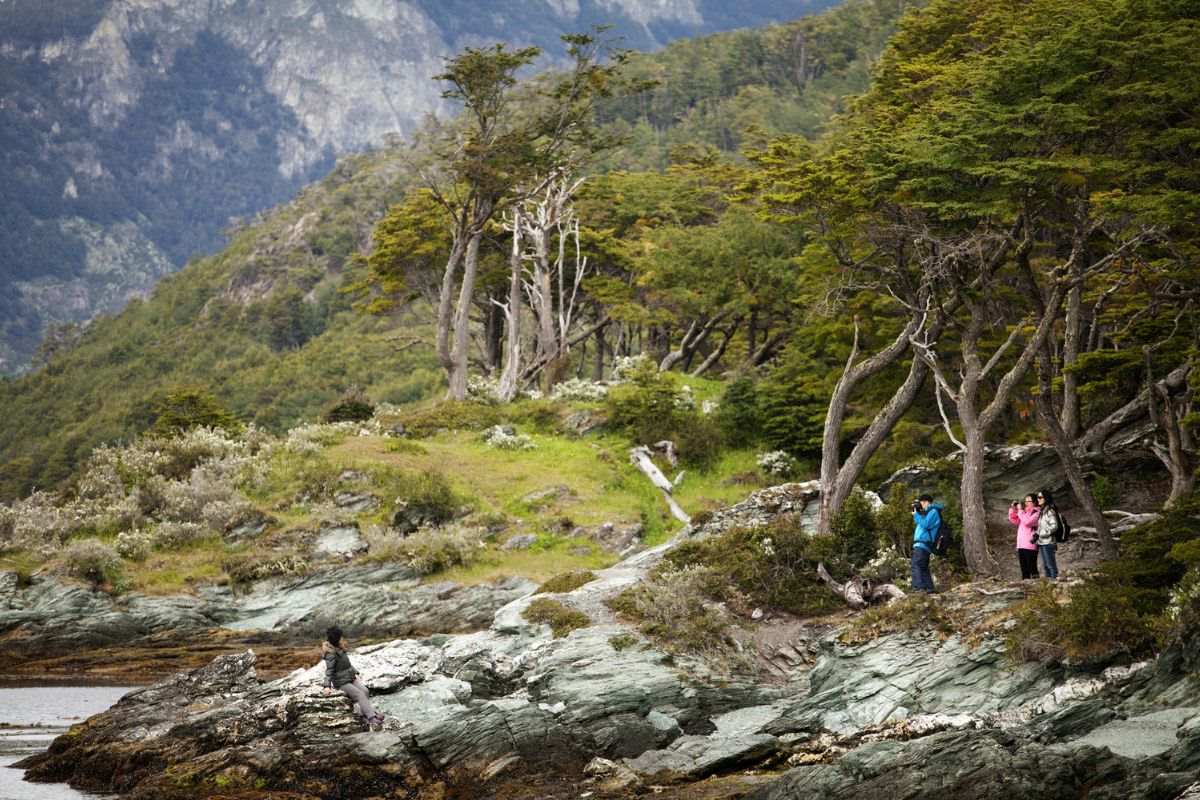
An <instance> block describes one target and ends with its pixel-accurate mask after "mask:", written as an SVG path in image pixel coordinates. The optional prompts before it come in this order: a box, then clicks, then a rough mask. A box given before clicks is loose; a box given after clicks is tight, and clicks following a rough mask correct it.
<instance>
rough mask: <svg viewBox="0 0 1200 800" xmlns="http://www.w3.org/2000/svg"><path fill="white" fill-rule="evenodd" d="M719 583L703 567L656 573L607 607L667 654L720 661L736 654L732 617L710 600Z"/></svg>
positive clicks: (719, 578) (712, 574) (718, 578)
mask: <svg viewBox="0 0 1200 800" xmlns="http://www.w3.org/2000/svg"><path fill="white" fill-rule="evenodd" d="M721 583H722V576H721V575H720V574H719V573H716V572H715V571H714V570H711V569H709V568H707V567H695V566H693V567H687V568H684V569H678V570H669V571H660V572H659V573H658V574H657V575H655V576H654V577H653V578H652V579H651V580H650V581H649V582H644V583H639V584H636V585H635V586H631V587H630V588H628V589H626V590H624V591H623V592H621V593H620V594H618V595H616V596H615V597H612V598H609V600H608V601H607V604H608V606H609V608H611V609H612V610H613V611H615V612H616V613H618V614H620V615H622V616H624V617H626V618H628V619H630V620H633V621H635V622H637V623H638V629H639V630H640V631H641V632H642V633H644V634H645V635H646V636H649V637H650V638H651V639H653V640H654V641H655V642H657V643H658V644H659V645H660V646H661V647H663V648H664V649H665V650H667V651H668V652H675V653H691V654H694V655H702V656H707V657H709V658H713V659H716V660H724V659H726V658H728V657H730V655H731V654H733V653H734V652H736V650H735V645H734V640H733V619H732V617H731V616H730V614H729V612H728V611H726V610H725V609H724V608H723V607H722V606H721V604H720V603H718V602H716V601H715V600H714V599H713V595H714V594H719V593H720V589H719V588H718V587H719V586H720V584H721Z"/></svg>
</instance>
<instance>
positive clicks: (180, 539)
mask: <svg viewBox="0 0 1200 800" xmlns="http://www.w3.org/2000/svg"><path fill="white" fill-rule="evenodd" d="M212 535H213V533H212V531H211V530H209V529H208V528H206V527H205V526H203V525H201V524H199V523H197V522H160V523H159V524H158V525H156V526H155V528H154V533H153V540H152V542H153V546H154V547H155V548H156V549H159V550H179V549H182V548H184V547H187V546H189V545H191V544H193V543H194V542H198V541H200V540H201V539H205V538H208V537H210V536H212Z"/></svg>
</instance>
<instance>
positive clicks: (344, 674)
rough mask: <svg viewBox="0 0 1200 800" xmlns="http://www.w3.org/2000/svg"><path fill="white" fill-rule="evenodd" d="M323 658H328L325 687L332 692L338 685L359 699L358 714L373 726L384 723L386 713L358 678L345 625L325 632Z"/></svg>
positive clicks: (342, 691) (353, 698)
mask: <svg viewBox="0 0 1200 800" xmlns="http://www.w3.org/2000/svg"><path fill="white" fill-rule="evenodd" d="M321 658H322V659H323V660H324V661H325V681H324V686H325V691H326V692H332V691H333V690H334V689H335V688H336V689H337V690H338V691H340V692H341V693H342V694H344V695H346V696H347V697H349V698H350V699H351V700H353V701H354V703H355V710H354V713H355V714H359V715H361V716H362V718H363V719H364V720H366V722H367V724H368V725H370V726H371V729H372V730H380V729H381V728H382V727H383V715H382V714H380V713H378V712H377V711H376V710H375V707H374V706H372V705H371V698H370V696H369V695H368V693H367V687H366V686H364V685H363V682H362V681H361V680H359V679H358V670H356V669H355V668H354V665H353V664H351V663H350V656H348V655H347V654H346V640H345V638H344V637H343V636H342V629H341V628H339V627H338V626H337V625H334V626H333V627H332V628H330V629H329V630H328V631H326V632H325V641H324V642H321Z"/></svg>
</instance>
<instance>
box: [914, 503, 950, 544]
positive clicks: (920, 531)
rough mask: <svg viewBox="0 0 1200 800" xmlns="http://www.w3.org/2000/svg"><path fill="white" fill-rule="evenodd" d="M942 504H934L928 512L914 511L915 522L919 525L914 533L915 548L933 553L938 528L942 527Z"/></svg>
mask: <svg viewBox="0 0 1200 800" xmlns="http://www.w3.org/2000/svg"><path fill="white" fill-rule="evenodd" d="M943 508H944V506H943V505H942V504H941V503H933V504H932V505H930V506H929V509H928V510H926V511H914V512H913V522H915V523H916V524H917V527H916V530H914V531H913V547H919V548H921V549H922V550H928V551H929V552H931V553H932V552H933V540H934V539H935V538H937V532H938V528H940V527H942V509H943Z"/></svg>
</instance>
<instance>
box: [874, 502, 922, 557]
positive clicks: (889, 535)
mask: <svg viewBox="0 0 1200 800" xmlns="http://www.w3.org/2000/svg"><path fill="white" fill-rule="evenodd" d="M912 515H913V510H912V498H911V497H909V493H908V492H907V491H905V489H904V487H903V486H901V485H899V484H893V485H892V488H891V490H890V491H889V492H888V496H887V500H886V501H885V502H884V504H883V506H881V507H880V508H879V510H877V511H876V512H875V530H877V531H878V532H879V544H880V546H881V547H885V548H887V547H890V548H891V549H893V550H895V551H896V552H898V553H903V554H905V555H908V554H909V553H910V552H911V550H912V538H913V528H914V525H913V517H912Z"/></svg>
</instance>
